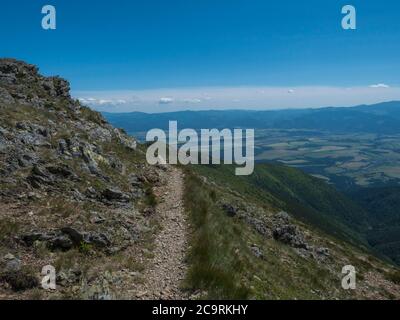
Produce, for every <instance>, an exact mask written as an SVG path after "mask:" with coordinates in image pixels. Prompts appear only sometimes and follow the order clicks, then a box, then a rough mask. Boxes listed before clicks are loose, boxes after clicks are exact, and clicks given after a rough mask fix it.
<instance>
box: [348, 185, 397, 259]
mask: <svg viewBox="0 0 400 320" xmlns="http://www.w3.org/2000/svg"><path fill="white" fill-rule="evenodd" d="M350 195H351V196H352V198H353V199H354V200H355V201H356V202H358V203H359V204H360V206H363V207H364V208H365V210H366V211H368V214H369V216H370V220H371V225H372V228H371V230H369V231H368V232H367V239H368V242H369V243H370V245H371V246H373V247H374V248H375V249H376V250H377V251H380V252H382V253H383V254H385V255H387V256H389V257H390V258H391V259H392V260H393V261H395V262H396V263H398V264H400V212H399V209H398V208H399V207H400V188H399V187H386V188H385V187H383V188H369V189H360V190H358V191H356V192H352V193H351V194H350Z"/></svg>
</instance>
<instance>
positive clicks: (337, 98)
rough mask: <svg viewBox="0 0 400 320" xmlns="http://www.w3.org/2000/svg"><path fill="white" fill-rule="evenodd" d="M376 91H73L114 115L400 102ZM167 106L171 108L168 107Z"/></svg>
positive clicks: (396, 92) (397, 90) (389, 90)
mask: <svg viewBox="0 0 400 320" xmlns="http://www.w3.org/2000/svg"><path fill="white" fill-rule="evenodd" d="M372 88H375V89H372ZM372 88H371V87H370V86H368V85H366V86H358V87H333V86H331V87H328V86H297V87H272V86H270V87H267V86H252V87H251V86H242V87H197V88H196V87H194V88H163V89H147V90H125V91H85V92H73V95H74V96H75V97H79V98H80V100H81V101H82V102H83V103H84V104H87V105H89V106H91V107H93V108H94V109H97V110H99V111H110V112H130V111H143V112H166V111H168V112H169V111H179V110H188V109H189V110H210V109H216V110H218V109H220V110H221V109H253V110H267V109H287V108H289V109H293V108H316V107H324V106H354V105H360V104H373V103H377V102H382V101H391V100H400V87H395V86H392V87H389V86H387V85H386V84H383V83H381V84H379V83H378V84H376V85H374V86H373V87H372ZM382 88H384V89H382ZM160 97H161V98H160ZM167 105H168V108H166V106H167Z"/></svg>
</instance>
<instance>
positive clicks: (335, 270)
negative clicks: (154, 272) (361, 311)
mask: <svg viewBox="0 0 400 320" xmlns="http://www.w3.org/2000/svg"><path fill="white" fill-rule="evenodd" d="M285 170H286V169H285V168H279V167H274V166H263V167H260V168H257V169H256V174H255V175H254V178H245V177H236V176H234V175H233V172H232V170H231V169H230V168H228V167H225V166H195V167H192V168H186V170H185V171H186V193H185V206H186V209H187V211H188V213H189V217H190V220H191V223H192V236H191V250H190V253H189V257H188V262H189V264H190V269H189V274H188V277H187V279H186V287H187V288H189V289H191V290H196V291H197V292H198V296H199V297H200V298H218V299H221V298H222V299H224V298H234V299H237V298H240V299H243V298H254V299H353V298H354V299H366V298H376V297H378V296H379V297H380V298H395V297H396V296H397V295H398V294H399V293H400V291H398V290H399V289H400V288H399V287H398V286H396V285H395V284H394V283H392V282H390V280H389V279H396V277H397V276H398V270H396V269H394V268H393V267H391V266H390V265H387V264H386V263H384V262H381V261H379V260H378V259H377V258H375V257H373V256H372V255H370V254H367V253H366V251H365V250H362V249H360V248H356V247H354V246H352V245H351V244H350V243H349V242H347V241H343V240H339V239H338V238H337V237H335V236H333V235H328V234H326V233H325V232H323V231H321V230H320V229H319V228H316V227H313V226H312V225H310V224H309V222H307V223H306V221H307V220H308V219H309V218H310V217H315V216H316V215H317V208H319V209H322V208H324V207H326V206H328V203H329V205H333V202H334V201H337V202H338V203H337V205H336V206H334V207H332V208H331V210H333V208H335V210H337V212H336V214H337V219H336V218H334V219H330V220H331V221H330V223H329V224H324V225H320V226H319V227H325V228H327V229H329V230H330V231H331V232H330V233H331V234H336V235H337V234H340V235H341V236H348V238H347V239H350V238H351V239H352V241H354V242H355V243H358V244H360V243H361V242H362V240H361V239H360V238H359V237H358V235H357V234H355V233H351V231H350V230H349V229H347V228H346V227H345V224H344V223H341V222H338V220H339V219H340V215H339V211H340V209H341V208H343V206H344V205H345V204H346V200H345V199H344V198H341V197H340V196H339V195H337V194H335V193H334V192H333V191H332V190H331V189H329V188H328V187H327V188H325V189H323V190H319V187H320V188H322V186H321V185H319V183H318V181H317V180H314V179H312V178H310V179H312V180H307V178H306V177H303V179H304V181H303V182H301V180H300V181H299V182H298V185H297V186H295V187H294V188H290V187H289V186H290V181H291V179H294V178H295V177H296V174H300V173H296V172H291V171H288V172H286V173H285ZM311 182H313V183H315V184H316V185H315V188H316V190H314V191H313V193H310V195H309V196H306V193H307V189H309V188H311V186H310V185H307V184H308V183H311ZM301 185H303V186H304V190H303V193H302V194H303V196H298V195H296V194H295V193H294V192H295V191H298V190H299V189H301ZM269 190H271V191H269ZM310 190H311V191H312V190H313V189H310ZM279 192H282V194H285V197H279V196H278V194H279ZM329 192H333V195H331V197H332V198H329V197H328V198H326V199H324V198H316V201H315V202H313V201H311V194H313V195H315V196H317V195H318V196H326V195H327V194H328V193H329ZM289 199H290V200H291V201H293V202H295V203H296V206H295V205H290V204H287V202H286V201H288V200H289ZM325 201H326V202H328V203H326V202H325ZM311 208H312V210H311ZM292 209H293V210H294V209H297V211H292ZM300 209H301V210H302V211H300ZM280 210H287V211H288V212H289V213H290V214H293V215H294V214H296V217H298V218H302V220H303V222H302V221H300V220H297V219H293V218H290V220H285V218H282V216H283V217H285V214H282V213H278V212H279V211H280ZM331 213H335V212H334V211H331ZM348 213H349V212H348ZM320 214H321V215H324V219H325V218H327V217H328V214H327V213H322V212H320ZM344 214H345V213H342V218H343V216H344ZM358 214H362V213H358ZM282 219H283V220H285V221H284V222H282ZM316 221H317V222H321V221H319V220H318V219H317V220H316ZM316 224H318V223H316ZM285 225H286V226H287V225H290V226H291V227H292V228H293V229H294V230H296V231H295V234H296V237H299V238H300V239H303V240H301V241H303V242H304V243H306V245H304V246H303V245H301V244H300V245H298V243H297V242H296V241H295V242H293V241H285V239H282V238H279V237H277V236H276V231H277V230H281V228H282V226H285ZM347 264H351V265H353V266H355V267H356V269H357V272H358V273H357V279H358V282H357V290H354V291H346V290H343V289H342V288H341V270H342V267H343V266H344V265H347Z"/></svg>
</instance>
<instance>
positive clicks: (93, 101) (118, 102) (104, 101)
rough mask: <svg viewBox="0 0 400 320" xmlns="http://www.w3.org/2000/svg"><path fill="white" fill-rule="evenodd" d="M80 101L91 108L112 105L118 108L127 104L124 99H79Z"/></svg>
mask: <svg viewBox="0 0 400 320" xmlns="http://www.w3.org/2000/svg"><path fill="white" fill-rule="evenodd" d="M78 100H79V101H80V102H81V103H83V104H87V105H89V106H103V105H111V106H118V105H123V104H126V103H127V101H126V100H124V99H115V100H113V99H96V98H78Z"/></svg>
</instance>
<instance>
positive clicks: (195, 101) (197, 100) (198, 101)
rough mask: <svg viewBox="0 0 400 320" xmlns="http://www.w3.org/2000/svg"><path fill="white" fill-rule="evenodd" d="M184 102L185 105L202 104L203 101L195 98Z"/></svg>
mask: <svg viewBox="0 0 400 320" xmlns="http://www.w3.org/2000/svg"><path fill="white" fill-rule="evenodd" d="M183 102H185V103H200V102H201V99H197V98H193V99H184V100H183Z"/></svg>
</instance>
